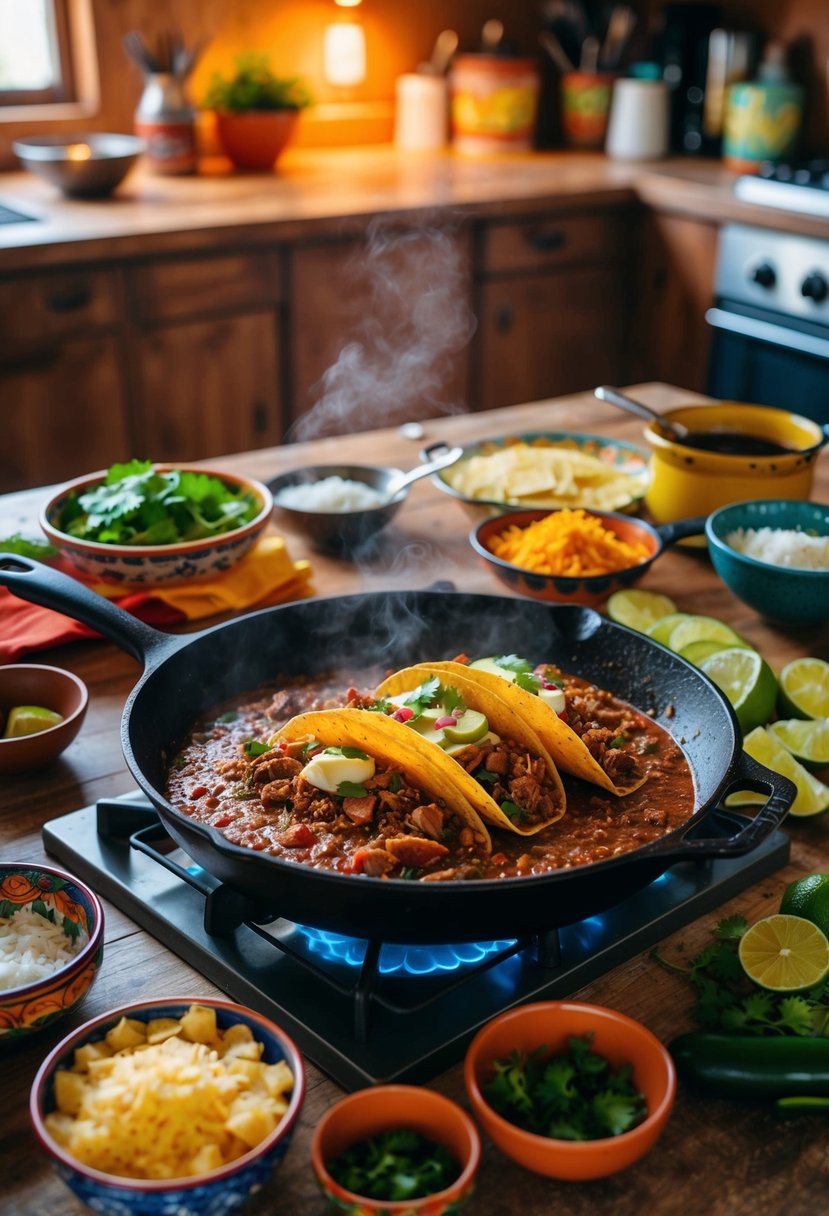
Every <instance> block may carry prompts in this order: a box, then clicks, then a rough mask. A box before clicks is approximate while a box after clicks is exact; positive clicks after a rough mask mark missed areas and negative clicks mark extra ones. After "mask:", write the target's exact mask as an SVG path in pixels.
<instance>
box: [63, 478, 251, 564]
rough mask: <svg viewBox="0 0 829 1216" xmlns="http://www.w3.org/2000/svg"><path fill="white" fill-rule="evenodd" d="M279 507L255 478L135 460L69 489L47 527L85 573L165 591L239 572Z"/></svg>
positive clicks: (67, 557)
mask: <svg viewBox="0 0 829 1216" xmlns="http://www.w3.org/2000/svg"><path fill="white" fill-rule="evenodd" d="M272 509H273V498H272V496H271V492H270V490H269V489H268V488H267V486H264V485H262V484H261V482H258V481H253V480H252V479H251V478H249V477H241V476H239V475H237V474H234V473H224V472H217V471H215V470H212V469H203V468H198V467H196V466H189V465H175V466H174V465H166V464H153V463H152V461H149V460H132V461H129V462H128V463H126V464H114V465H112V466H111V467H110V468H109V469H108V470H105V471H102V472H99V473H89V474H87V476H85V477H78V478H77V479H76V480H75V481H70V482H67V483H66V485H63V486H61V488H60V489H59V490H58V492H57V493H56V494H55V495H54V496H53V497H52V498H51V499H50V500H49V501H48V502H47V503H46V505H45V507H44V508H43V510H42V511H41V515H40V526H41V528H42V529H43V531H44V532H45V534H46V536H47V538H48V539H49V541H50V542H51V543H52V544H53V545H54V546H55V547H56V548H57V549H58V551H59V552H60V555H61V557H62V558H63V559H64V561H65V562H66V563H67V564H68V565H70V566H71V567H72V568H73V570H74V571H75V572H76V573H77V574H79V575H80V576H81V577H83V578H85V579H88V580H92V581H95V582H105V583H113V584H117V585H118V586H122V587H130V588H142V587H158V586H160V585H170V584H174V583H184V582H187V583H189V582H192V581H193V580H194V579H202V580H207V579H211V578H216V577H217V576H219V575H221V574H223V573H224V572H225V571H227V570H229V569H230V568H231V567H232V566H235V565H236V563H237V562H238V561H240V559H241V558H243V557H244V556H245V554H246V553H247V552H248V550H249V549H250V548H251V547H252V546H253V545H254V544H255V542H256V541H257V540H258V538H259V537H260V536H261V534H262V532H263V531H264V530H265V528H266V527H267V524H268V521H269V520H270V517H271V511H272Z"/></svg>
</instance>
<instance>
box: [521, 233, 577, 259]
mask: <svg viewBox="0 0 829 1216" xmlns="http://www.w3.org/2000/svg"><path fill="white" fill-rule="evenodd" d="M525 239H526V242H527V244H528V245H529V247H530V248H531V249H535V250H536V252H537V253H549V252H550V251H551V250H553V249H563V248H564V246H565V245H566V244H567V233H566V232H562V231H561V229H560V228H559V229H552V230H547V231H546V232H544V231H541V230H538V229H536V230H534V231H531V232H528V233H527V234H526V237H525Z"/></svg>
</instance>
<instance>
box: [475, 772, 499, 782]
mask: <svg viewBox="0 0 829 1216" xmlns="http://www.w3.org/2000/svg"><path fill="white" fill-rule="evenodd" d="M475 780H476V781H480V783H481V785H495V783H496V781H497V780H498V774H497V773H491V772H490V771H489V769H487V768H481V769H478V771H477V773H475Z"/></svg>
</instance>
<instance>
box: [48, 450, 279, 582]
mask: <svg viewBox="0 0 829 1216" xmlns="http://www.w3.org/2000/svg"><path fill="white" fill-rule="evenodd" d="M155 470H156V472H158V473H170V472H172V471H173V470H179V471H181V472H185V473H201V474H207V475H208V476H209V477H215V478H216V479H217V480H219V481H221V482H223V483H224V485H225V486H227V487H228V488H229V489H230V490H231V491H232V492H233V493H234V494H235V495H237V496H239V497H247V498H249V499H250V501H251V502H252V503H254V504H255V510H256V514H255V516H254V518H253V519H251V520H250V521H249V522H248V523H245V524H242V525H241V526H239V527H236V528H233V529H231V530H229V531H227V532H221V533H215V534H213V535H211V536H208V537H204V538H202V539H199V540H190V541H180V542H176V543H173V544H163V545H162V544H159V545H129V544H108V543H104V542H101V541H93V540H86V539H82V538H79V537H77V536H73V535H71V534H70V532H68V531H65V530H64V528H63V527H62V523H63V515H64V511H65V509H66V507H67V503H68V501H69V500H70V496H72V498H75V497H76V496H77V495H80V494H82V493H84V492H85V491H88V490H91V489H92V488H93V487H95V486H97V485H99V484H100V483H101V482H102V481H103V480H104V479H105V477H106V470H101V471H100V472H97V473H88V474H87V475H86V476H84V477H78V478H76V479H75V480H74V481H69V482H67V483H66V484H65V485H63V486H61V487H60V489H58V490H57V492H56V493H55V494H53V496H52V497H51V498H50V499H49V501H48V502H47V503H46V505H45V506H44V507H43V509H42V511H41V513H40V526H41V529H42V530H43V532H44V533H45V535H46V537H47V539H48V540H49V541H50V542H51V543H52V544H53V545H54V546H55V547H56V548H57V549H58V551H59V553H60V555H61V557H62V559H63V560H64V562H65V563H66V564H67V565H69V566H71V567H72V570H73V572H74V573H76V574H77V575H79V576H80V577H81V578H84V579H87V580H89V581H92V582H102V583H109V584H112V585H114V586H118V587H122V588H124V589H125V590H127V589H133V588H134V589H142V588H149V587H159V586H173V585H176V584H183V583H192V582H193V581H195V580H201V581H207V580H209V579H212V578H218V577H220V576H221V575H222V574H225V573H226V572H227V571H228V570H230V569H232V568H233V566H235V565H236V564H237V562H239V561H241V559H242V558H243V557H244V556H245V554H246V553H248V552H249V551H250V549H251V548H252V547H253V546H254V545H255V543H256V542H257V540H259V538H260V536H261V535H262V533H263V532H264V531H265V529H266V528H267V526H268V523H269V522H270V518H271V512H272V510H273V500H272V498H271V492H270V490H269V489H268V488H267V486H264V485H262V483H261V482H258V481H255V480H254V479H253V478H251V477H243V476H241V475H240V474H238V473H227V472H221V471H219V470H216V469H207V468H202V467H200V466H198V465H183V464H181V465H168V464H157V465H156V466H155Z"/></svg>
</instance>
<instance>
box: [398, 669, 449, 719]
mask: <svg viewBox="0 0 829 1216" xmlns="http://www.w3.org/2000/svg"><path fill="white" fill-rule="evenodd" d="M441 691H442V689H441V685H440V680H439V679H438V677H437V676H432V677H431V678H430V679H428V680H424V681H423V683H422V684H418V686H417V688H414V689H412V691H411V692H410V693H409V695H408V696H407V697H406V698H405V699H404V701H403V704H404V705H405V706H406V708H407V709H412V710H414V713H415V716H418V715H420V714H422V713H423V711H424V709H428V708H429V706H430V705H434V704H435V702H437V701H438V700H439V694H440V693H441Z"/></svg>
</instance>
